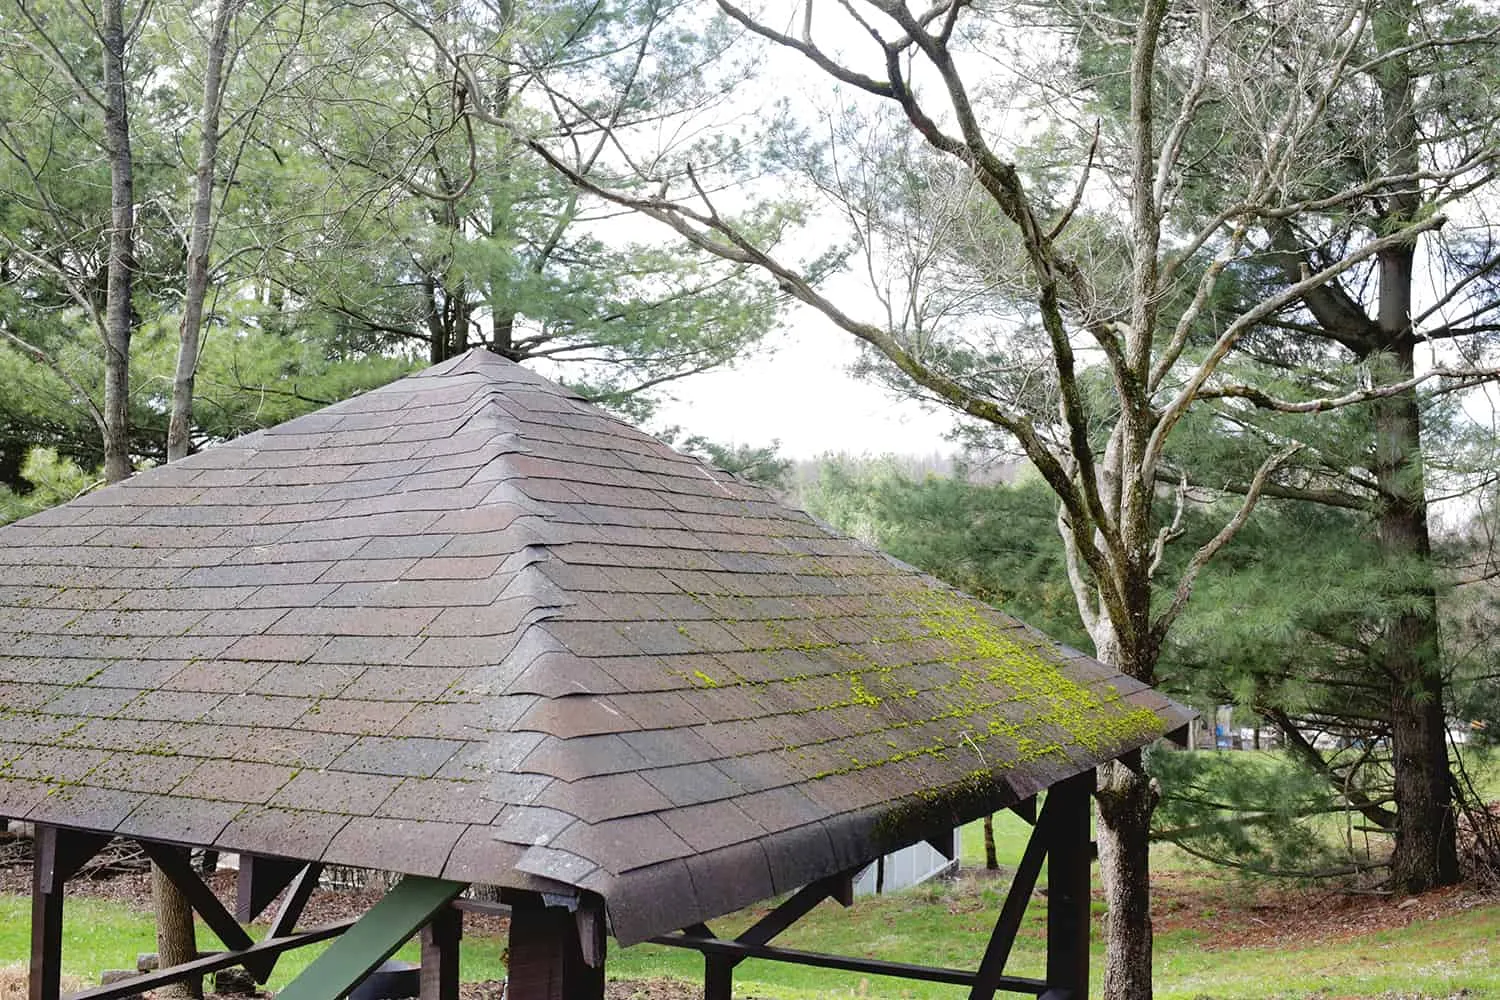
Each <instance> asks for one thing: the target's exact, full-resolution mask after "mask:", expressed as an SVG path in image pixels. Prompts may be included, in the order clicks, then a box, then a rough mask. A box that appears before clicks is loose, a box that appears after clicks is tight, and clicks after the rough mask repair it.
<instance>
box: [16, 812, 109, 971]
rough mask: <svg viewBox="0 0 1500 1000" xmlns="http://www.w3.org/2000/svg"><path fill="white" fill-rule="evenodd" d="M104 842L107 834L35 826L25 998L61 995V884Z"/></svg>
mask: <svg viewBox="0 0 1500 1000" xmlns="http://www.w3.org/2000/svg"><path fill="white" fill-rule="evenodd" d="M107 843H109V836H108V835H107V834H96V833H80V832H78V831H75V830H60V829H58V828H57V827H55V826H42V825H38V826H37V827H36V832H35V835H34V837H33V839H32V843H31V850H32V862H31V971H30V977H29V980H28V984H27V992H26V996H27V1000H57V998H58V997H59V996H61V994H62V936H63V934H62V931H63V886H64V885H65V884H66V883H67V881H68V879H70V878H72V877H73V876H74V875H76V874H77V873H78V869H80V868H82V867H83V866H84V864H85V863H87V862H88V860H89V859H90V858H92V857H93V856H94V855H95V854H98V853H99V849H100V848H102V847H103V846H104V845H105V844H107Z"/></svg>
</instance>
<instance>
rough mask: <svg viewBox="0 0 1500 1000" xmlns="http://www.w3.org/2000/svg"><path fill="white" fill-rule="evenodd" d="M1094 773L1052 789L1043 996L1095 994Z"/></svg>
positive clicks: (1054, 999) (1059, 998)
mask: <svg viewBox="0 0 1500 1000" xmlns="http://www.w3.org/2000/svg"><path fill="white" fill-rule="evenodd" d="M1093 791H1094V772H1093V771H1092V770H1088V771H1085V772H1084V773H1082V774H1079V775H1074V776H1073V777H1071V778H1068V779H1067V780H1065V781H1061V782H1059V783H1057V784H1055V785H1053V786H1052V787H1051V788H1049V789H1048V790H1047V798H1048V802H1047V813H1048V817H1047V818H1048V833H1049V834H1050V837H1049V843H1048V850H1047V992H1046V993H1044V994H1042V997H1043V1000H1087V998H1088V995H1089V872H1090V870H1091V868H1092V866H1093V851H1092V849H1091V843H1092V840H1091V837H1090V828H1089V820H1090V817H1091V813H1092V799H1091V796H1092V794H1093Z"/></svg>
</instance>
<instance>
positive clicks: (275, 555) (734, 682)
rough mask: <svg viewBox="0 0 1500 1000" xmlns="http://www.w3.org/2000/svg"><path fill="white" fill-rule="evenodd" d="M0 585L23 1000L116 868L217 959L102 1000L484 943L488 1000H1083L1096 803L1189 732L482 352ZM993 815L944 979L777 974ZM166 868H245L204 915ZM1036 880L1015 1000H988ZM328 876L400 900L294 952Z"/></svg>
mask: <svg viewBox="0 0 1500 1000" xmlns="http://www.w3.org/2000/svg"><path fill="white" fill-rule="evenodd" d="M0 566H3V568H0V817H6V818H11V819H17V820H25V821H27V822H30V823H32V824H35V831H36V832H35V845H34V846H35V862H34V879H33V902H32V934H31V980H30V998H31V1000H51V998H55V997H57V996H58V994H59V977H60V968H61V958H60V954H61V946H62V934H61V928H62V912H63V901H64V894H65V885H66V883H67V881H68V879H69V878H70V877H71V876H73V875H74V874H76V873H77V872H78V871H79V869H80V867H81V866H82V865H83V864H84V863H85V862H86V861H87V860H88V859H89V858H90V857H91V856H92V855H94V854H95V853H96V852H97V851H98V850H99V849H100V848H101V847H103V846H104V845H105V844H106V843H107V842H109V841H110V840H111V839H112V838H117V837H118V838H128V839H129V840H132V841H135V842H137V843H139V844H140V845H141V847H142V848H143V849H144V850H145V852H146V853H147V854H148V855H149V856H150V857H151V858H152V859H153V860H154V861H155V862H156V863H157V864H158V865H159V866H160V867H161V869H162V870H163V871H164V872H165V873H166V874H167V875H168V876H169V877H170V878H171V879H172V880H173V881H174V882H175V883H176V884H177V885H178V886H179V887H180V888H181V889H182V891H183V892H184V894H185V895H186V897H187V898H188V900H189V902H190V903H191V905H192V906H193V908H194V909H195V911H196V912H197V913H198V914H199V915H200V916H201V917H202V919H203V920H204V921H205V922H206V923H207V924H208V925H209V926H210V927H211V928H212V929H213V930H214V932H215V933H216V934H217V935H218V936H219V937H220V938H221V939H222V940H223V941H224V943H225V944H226V945H227V947H228V949H229V950H227V951H225V952H221V953H215V954H209V955H205V956H203V957H201V958H199V959H198V960H196V961H194V962H192V963H189V964H188V965H185V966H178V967H176V968H173V969H164V970H160V971H158V972H153V973H146V974H143V975H142V976H140V977H138V978H136V979H133V980H127V981H125V982H123V983H119V984H114V985H110V986H105V987H100V988H97V989H91V990H87V991H85V992H84V993H82V994H77V995H78V996H82V997H91V998H95V1000H104V998H115V997H124V996H129V995H133V994H135V993H138V992H140V991H141V990H143V989H148V988H151V987H153V986H158V985H162V984H165V983H167V982H171V981H174V980H178V979H182V978H186V977H188V976H195V975H202V974H204V973H206V972H208V971H212V970H215V969H220V968H226V967H229V966H236V965H238V966H243V967H244V968H246V969H247V970H249V972H250V973H251V974H252V975H254V976H255V977H256V978H258V979H259V980H261V981H264V980H265V979H266V978H267V977H268V976H269V974H270V972H271V969H272V967H273V966H274V964H275V962H276V960H277V957H278V956H279V955H281V954H282V953H284V952H286V951H287V950H289V949H292V948H296V947H300V946H302V945H305V944H308V943H311V942H314V941H322V940H327V939H329V938H334V939H335V941H334V943H333V944H332V945H331V946H330V947H329V948H328V949H327V950H326V951H325V952H324V953H323V954H322V955H321V956H319V957H318V958H317V959H316V960H315V961H314V962H313V963H312V964H311V965H310V966H309V967H308V968H307V969H306V971H305V972H304V973H303V974H301V975H300V976H299V977H298V978H296V979H295V980H294V981H293V982H292V983H291V984H290V985H289V986H288V987H286V988H285V989H284V990H283V991H282V992H281V994H280V995H281V996H282V997H283V998H285V1000H307V998H332V997H338V996H342V995H344V994H345V993H346V992H348V990H349V989H350V988H351V987H352V986H353V985H355V984H356V983H358V982H359V981H360V980H361V979H362V978H363V977H364V976H365V975H367V974H368V973H369V971H370V970H371V969H373V968H375V967H376V966H377V965H379V964H380V963H381V962H382V961H383V960H384V959H386V958H387V957H389V956H390V955H391V954H392V953H393V952H394V951H395V950H396V949H397V948H398V947H400V945H401V944H402V943H403V942H404V941H406V940H407V939H409V938H411V937H412V936H413V935H414V934H420V935H421V942H422V970H421V983H422V986H421V990H422V996H423V997H424V998H428V1000H451V998H454V997H456V996H457V981H458V980H457V974H458V972H457V970H458V965H457V955H458V948H459V939H460V934H461V924H462V915H463V913H464V912H465V911H466V910H473V909H476V908H485V907H495V906H500V907H503V908H505V909H507V910H508V912H509V913H510V916H511V923H510V962H509V977H510V986H509V988H510V996H511V997H512V998H514V1000H538V998H563V997H566V998H569V1000H588V998H598V997H601V996H602V993H603V982H604V965H605V957H606V935H613V937H614V938H615V939H616V941H617V943H618V944H619V945H621V946H625V945H630V944H632V943H635V942H640V941H646V940H655V941H660V942H664V943H668V944H673V945H678V946H682V947H688V948H693V949H696V950H698V951H700V952H701V953H702V954H703V956H704V961H705V992H706V995H707V997H709V998H710V1000H719V998H725V1000H727V998H728V997H729V991H730V983H731V979H732V975H733V969H734V967H735V965H736V964H738V963H739V962H741V961H743V960H744V959H746V958H750V957H759V958H770V959H775V960H781V961H793V962H802V963H807V964H813V965H824V966H831V967H834V968H842V969H850V970H855V971H861V972H865V973H869V974H879V975H898V976H906V977H911V978H916V979H926V980H935V981H940V982H949V983H956V984H962V985H967V986H969V987H970V988H971V994H970V995H971V996H973V997H989V996H993V995H994V993H995V992H996V991H997V990H1003V991H1014V992H1019V993H1023V994H1031V995H1038V996H1043V997H1048V998H1051V1000H1063V998H1082V997H1084V996H1086V994H1087V990H1088V976H1087V971H1088V913H1089V910H1088V899H1089V893H1088V889H1089V870H1090V863H1091V844H1090V832H1089V831H1090V827H1089V822H1090V798H1089V793H1090V790H1091V788H1092V784H1093V768H1094V767H1095V766H1096V765H1097V764H1099V763H1100V762H1102V761H1106V760H1110V759H1113V758H1116V757H1120V756H1122V755H1125V754H1128V753H1131V752H1132V751H1135V750H1137V749H1139V748H1140V747H1142V746H1143V745H1145V744H1147V743H1149V742H1151V741H1152V740H1155V739H1156V738H1158V737H1160V736H1162V735H1163V734H1166V733H1168V732H1170V731H1174V730H1177V729H1179V728H1180V727H1182V726H1183V725H1184V724H1185V723H1186V722H1187V719H1188V718H1189V713H1188V712H1187V711H1186V710H1185V709H1183V708H1181V707H1180V706H1178V705H1175V704H1173V703H1171V702H1169V701H1168V700H1167V699H1165V698H1163V697H1162V696H1160V695H1159V694H1157V693H1156V692H1154V691H1152V690H1151V689H1149V688H1146V687H1144V686H1143V685H1141V684H1139V683H1137V682H1135V681H1133V680H1131V679H1130V678H1128V677H1125V676H1122V675H1120V674H1119V673H1118V671H1116V670H1114V669H1112V668H1110V667H1108V666H1105V665H1103V664H1101V663H1099V662H1097V661H1095V660H1093V659H1091V658H1089V657H1088V656H1085V655H1084V654H1082V653H1079V652H1077V651H1075V650H1071V649H1068V648H1066V647H1062V646H1059V645H1057V644H1056V643H1053V642H1051V641H1050V640H1048V639H1047V638H1046V637H1044V636H1043V635H1041V634H1040V633H1037V632H1036V631H1034V630H1032V629H1030V628H1028V627H1027V626H1025V625H1023V624H1022V623H1020V622H1018V621H1016V620H1014V619H1012V618H1010V617H1007V616H1006V615H1004V614H1001V613H999V612H997V611H994V610H992V609H991V608H989V607H987V606H985V605H984V604H982V603H980V602H978V601H976V600H974V599H972V598H969V597H967V596H965V595H963V594H961V593H959V592H957V591H954V590H952V589H951V588H949V587H947V586H945V585H943V584H941V583H939V582H938V581H936V580H934V579H932V578H930V577H927V576H924V575H923V574H921V573H919V572H918V571H916V570H914V569H912V568H911V567H909V566H905V565H903V564H900V563H898V562H895V561H893V560H891V559H889V558H888V557H885V556H883V555H882V554H881V553H879V552H877V551H874V550H872V549H870V548H869V547H867V546H865V545H862V544H860V543H858V542H856V541H853V540H851V539H848V538H844V537H841V536H839V535H838V534H836V533H835V532H833V531H832V530H830V529H829V528H827V527H825V526H823V525H821V524H819V523H818V522H816V521H815V520H814V519H812V518H811V517H809V516H807V515H806V514H804V513H801V512H800V511H796V510H793V509H791V508H789V507H787V506H785V505H783V504H782V503H780V502H778V501H777V500H776V499H775V497H773V496H772V495H771V494H769V493H768V492H766V491H765V490H762V489H760V488H758V487H755V486H752V485H749V484H746V483H744V482H741V481H739V480H738V479H736V478H734V477H732V476H729V475H727V474H725V473H723V472H720V471H718V470H715V469H711V468H708V467H706V466H704V465H703V464H701V463H700V462H698V461H696V460H694V459H692V458H689V457H686V456H683V455H680V454H677V453H675V452H673V451H672V450H671V449H669V448H668V447H666V446H665V445H663V444H662V443H661V442H659V441H657V440H655V439H653V438H651V437H649V436H648V435H646V434H644V433H641V432H640V431H637V430H635V429H634V428H632V427H630V426H628V425H626V424H624V423H622V422H620V421H618V420H616V419H614V418H612V417H610V416H609V415H607V414H605V413H603V412H601V411H599V410H597V409H595V408H593V407H591V406H590V405H588V404H587V403H585V402H584V401H583V400H582V399H580V398H579V397H577V396H576V395H574V394H573V393H571V392H569V391H568V390H566V389H564V388H562V387H560V386H558V385H556V384H553V383H551V382H549V381H547V380H545V379H543V378H541V377H540V376H538V375H536V374H534V373H532V372H530V371H528V370H527V369H525V368H522V367H520V366H517V365H514V364H512V363H510V362H508V361H505V360H503V359H501V358H499V357H497V356H495V355H492V354H489V353H486V352H484V351H473V352H470V353H468V354H465V355H462V356H460V357H458V358H455V359H453V360H451V361H448V362H446V363H444V364H441V365H438V366H436V367H433V368H430V369H427V370H426V371H423V372H420V373H418V374H415V375H412V376H410V377H407V378H404V379H401V380H400V381H397V382H395V383H392V384H391V385H388V386H386V387H385V388H383V389H379V390H377V391H374V392H370V393H367V394H365V395H362V396H359V397H356V398H354V399H350V400H347V401H345V402H343V403H339V404H336V405H333V406H330V407H327V408H325V409H323V410H320V411H318V412H316V413H313V414H310V415H308V416H304V417H300V418H298V419H296V420H293V421H290V422H288V423H286V424H283V425H281V426H279V427H275V428H272V429H270V430H266V431H260V432H257V433H254V434H250V435H248V436H246V437H242V438H239V439H236V440H234V441H231V442H229V443H227V444H224V445H220V446H217V447H214V448H211V449H208V450H206V451H204V452H202V453H200V454H197V455H194V456H192V457H190V458H187V459H184V460H182V461H180V462H176V463H173V464H171V465H168V466H164V467H160V468H155V469H151V470H149V471H146V472H143V473H141V474H139V475H137V476H135V477H134V478H133V479H130V480H128V481H126V482H123V483H120V484H117V485H114V486H109V487H106V488H103V489H100V490H97V491H95V492H92V493H89V494H87V495H85V496H82V497H80V498H78V499H76V500H74V501H73V502H71V503H68V504H65V505H63V506H60V507H57V508H54V509H51V510H48V511H46V512H44V513H41V514H38V515H36V516H35V517H32V518H29V519H27V520H25V521H22V522H19V523H16V524H14V525H10V526H8V527H4V528H0ZM1044 791H1045V793H1046V794H1045V796H1044V803H1043V806H1042V808H1040V810H1039V811H1038V810H1037V809H1036V803H1037V793H1039V792H1044ZM1004 808H1014V809H1016V810H1017V811H1019V812H1022V813H1023V814H1025V815H1027V816H1028V817H1030V818H1031V819H1032V821H1033V822H1034V824H1035V826H1034V832H1033V835H1032V837H1031V841H1030V845H1029V846H1028V848H1027V849H1026V852H1025V856H1024V859H1023V861H1022V863H1021V865H1020V868H1019V871H1018V872H1017V873H1016V876H1015V878H1014V881H1013V884H1012V887H1011V890H1010V894H1009V897H1008V898H1007V899H1006V900H1005V902H1004V904H1003V906H1002V907H1001V910H1000V912H999V914H998V915H997V920H996V923H995V928H994V933H993V935H992V936H991V938H990V940H989V943H988V945H987V947H986V948H985V949H984V951H983V957H982V959H981V960H980V961H979V963H978V966H977V968H974V969H951V968H934V967H928V966H920V965H901V964H896V963H889V962H881V961H877V960H874V959H868V958H856V957H851V956H836V955H822V954H812V953H808V952H803V951H797V950H794V949H789V948H782V947H778V946H776V945H774V944H773V943H772V939H773V938H774V937H775V935H777V934H778V933H780V932H781V931H782V930H784V929H785V928H786V927H788V926H790V925H791V924H792V923H793V922H795V921H796V920H797V919H799V918H800V917H801V916H802V915H804V914H805V913H806V912H807V911H808V910H810V909H811V908H812V907H813V906H815V905H817V903H819V902H820V901H821V900H823V899H827V898H830V897H832V898H834V899H837V900H840V901H841V902H844V903H846V904H847V903H848V902H849V895H848V893H849V885H850V880H851V879H852V878H853V877H854V876H855V875H856V874H857V873H858V872H859V870H860V869H861V868H862V867H864V866H866V865H867V864H869V863H870V862H871V861H873V860H874V859H876V858H878V857H880V856H882V855H883V854H885V853H887V852H889V851H891V850H894V849H896V848H899V847H902V846H904V845H907V844H912V843H917V842H921V841H923V840H927V839H935V838H936V837H937V836H938V835H940V834H941V833H943V832H944V831H949V830H951V829H952V828H953V827H954V826H955V825H956V824H959V823H963V822H967V821H970V820H973V819H975V818H977V817H979V816H982V815H985V814H988V813H990V812H994V811H996V810H998V809H1004ZM947 843H949V844H951V839H950V840H949V841H947ZM187 848H209V849H214V850H222V851H233V852H238V853H239V854H240V855H241V858H242V863H241V870H240V879H239V891H238V896H237V899H236V900H235V901H233V903H231V904H226V903H224V902H222V901H220V900H219V899H218V898H217V897H216V896H215V895H214V894H213V893H212V892H211V891H210V890H209V889H208V888H207V887H206V885H205V884H204V883H203V882H202V881H201V880H200V878H199V877H198V876H197V874H196V873H195V872H194V870H193V868H192V866H191V865H190V864H189V863H188V861H187V855H186V849H187ZM1046 857H1050V863H1049V865H1048V872H1047V880H1048V885H1049V897H1048V928H1047V938H1048V961H1047V970H1046V975H1045V977H1044V978H1041V979H1037V978H1025V977H1019V976H1014V975H1008V974H1007V973H1006V971H1005V965H1006V959H1007V956H1008V954H1009V950H1010V947H1011V944H1012V942H1013V940H1014V938H1015V934H1016V931H1017V929H1018V927H1019V926H1020V921H1021V916H1022V912H1023V910H1024V908H1025V905H1026V902H1027V900H1028V899H1029V898H1030V896H1031V893H1032V890H1033V887H1034V886H1035V884H1036V882H1037V880H1038V877H1039V873H1040V870H1041V866H1042V863H1043V860H1044V858H1046ZM329 864H338V865H348V866H354V867H358V868H366V869H376V870H383V871H390V872H397V873H401V874H402V875H403V876H404V877H403V878H402V879H401V880H400V881H399V882H397V884H396V885H395V887H394V888H393V889H392V890H390V891H389V892H388V893H387V894H386V895H385V896H384V897H383V898H382V899H381V900H380V901H379V902H378V903H376V904H375V905H374V906H373V907H372V908H371V909H370V910H369V911H368V912H367V913H365V914H364V915H363V916H362V917H360V918H359V919H357V920H353V921H349V922H346V923H343V924H337V925H333V926H328V927H317V928H312V929H303V928H299V926H298V921H299V917H300V915H301V910H302V908H303V905H304V904H305V903H306V901H307V899H308V896H309V894H310V893H311V891H312V889H313V887H314V886H315V885H316V883H317V879H318V875H319V872H320V869H321V866H323V865H329ZM474 884H484V885H490V886H498V887H499V899H500V903H499V904H491V903H483V902H479V901H476V900H471V899H467V898H464V897H463V896H462V894H463V891H464V890H465V888H466V887H468V886H470V885H474ZM781 894H789V895H787V897H786V899H785V900H784V901H783V902H782V903H781V904H780V905H779V906H778V907H777V908H775V909H774V910H773V911H772V912H771V914H770V915H769V916H768V917H766V918H765V919H763V920H762V921H760V922H759V923H758V924H756V925H755V926H753V927H751V928H750V929H749V930H747V931H745V932H743V933H741V934H740V935H738V936H737V937H734V938H721V937H717V936H715V934H714V933H713V931H712V930H711V929H710V927H709V926H708V921H710V920H712V919H714V918H716V917H718V916H721V915H723V914H726V913H729V912H732V911H734V910H737V909H739V908H741V907H744V906H746V905H748V904H751V903H754V902H757V901H760V900H765V899H768V898H771V897H774V896H778V895H781ZM278 897H280V898H281V899H282V902H281V904H280V906H279V909H278V910H277V912H276V915H275V917H274V919H273V920H272V922H271V927H270V930H269V932H268V933H267V935H266V936H265V937H264V938H263V939H262V940H260V941H258V942H257V941H254V940H252V938H251V937H250V935H249V934H248V933H247V932H246V931H245V930H244V929H243V927H242V926H241V925H242V923H243V922H248V921H249V920H251V919H253V918H255V917H256V916H257V915H259V914H260V913H261V911H263V910H265V909H267V908H268V907H269V905H270V904H271V903H272V902H273V901H275V900H276V899H277V898H278Z"/></svg>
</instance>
